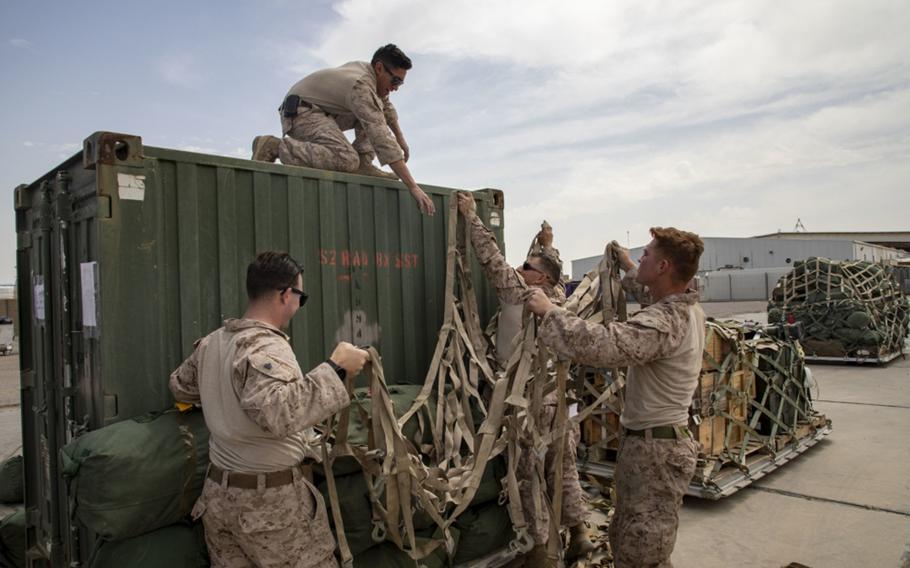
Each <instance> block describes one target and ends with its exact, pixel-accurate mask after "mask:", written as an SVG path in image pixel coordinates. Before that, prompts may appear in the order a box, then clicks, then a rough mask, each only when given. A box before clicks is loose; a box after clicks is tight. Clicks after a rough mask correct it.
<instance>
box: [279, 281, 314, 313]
mask: <svg viewBox="0 0 910 568" xmlns="http://www.w3.org/2000/svg"><path fill="white" fill-rule="evenodd" d="M284 290H290V291H291V292H293V293H294V294H297V295H298V296H300V307H301V308H302V307H303V305H304V304H305V303H306V301H307V298H309V297H310V295H309V294H307V293H306V292H304V291H303V290H298V289H297V288H294V287H293V286H288V287H287V288H285V289H284ZM284 290H282V292H284Z"/></svg>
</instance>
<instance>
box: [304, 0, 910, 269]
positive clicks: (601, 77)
mask: <svg viewBox="0 0 910 568" xmlns="http://www.w3.org/2000/svg"><path fill="white" fill-rule="evenodd" d="M336 12H337V13H338V16H339V18H340V20H339V22H338V23H337V24H336V25H333V26H331V27H329V28H327V29H326V32H325V34H324V36H322V39H321V41H320V42H319V43H318V45H316V46H313V47H310V48H308V53H309V54H311V55H315V56H317V57H318V58H319V59H321V60H322V61H323V62H325V63H328V64H338V62H341V61H347V60H349V59H352V58H361V59H362V58H364V57H366V56H367V55H368V54H369V53H372V50H373V49H375V47H376V46H378V45H381V44H383V43H386V42H388V41H390V40H391V41H394V42H395V43H397V44H398V45H399V46H401V47H402V48H403V49H404V50H405V51H406V52H407V53H409V54H410V55H411V56H412V58H413V59H415V68H414V70H413V71H412V73H411V74H410V75H409V77H408V79H409V80H408V85H406V86H405V88H404V89H402V91H401V92H399V93H397V94H396V95H395V97H396V98H395V99H394V100H395V101H396V106H398V109H399V114H400V115H401V117H402V123H403V125H404V126H405V127H406V128H408V126H409V124H412V125H413V126H412V127H411V128H413V130H414V131H413V133H411V134H409V140H410V142H411V144H410V145H411V149H412V156H413V157H414V158H413V159H412V168H413V169H414V172H415V174H416V175H417V177H418V178H420V179H426V178H427V177H430V176H432V178H433V181H434V182H437V183H440V182H442V183H444V184H445V185H454V186H463V187H484V186H494V187H499V188H501V189H504V190H505V191H506V204H507V205H506V207H507V211H506V219H507V221H506V222H507V227H508V230H507V247H508V249H509V250H510V260H513V261H516V260H518V258H515V257H514V256H513V255H514V254H518V255H520V254H522V253H523V252H524V251H525V250H526V249H527V242H528V241H529V240H530V239H531V237H532V236H533V234H534V232H535V231H536V229H537V227H538V225H539V223H540V220H541V219H542V218H546V219H548V220H549V221H551V222H552V223H553V224H554V228H555V230H556V233H557V240H558V241H559V244H560V246H561V248H562V250H563V254H564V257H565V258H566V259H569V258H573V257H580V256H588V255H591V254H595V253H597V252H599V251H600V250H601V249H602V246H603V242H605V240H609V239H612V238H619V239H621V240H625V239H623V238H622V237H624V236H625V233H626V231H628V232H629V235H630V239H631V241H632V244H633V245H634V244H641V243H642V242H645V241H646V240H647V238H648V234H647V229H648V227H650V226H652V225H677V226H683V227H686V228H691V229H693V230H696V231H699V232H701V233H703V234H706V235H718V236H746V235H748V234H755V233H762V232H769V231H772V230H775V229H777V228H778V227H784V228H787V227H790V226H792V225H793V223H795V220H796V217H798V216H799V217H802V219H803V220H804V221H805V220H806V219H815V220H816V222H814V223H813V224H814V225H815V228H817V229H819V230H822V229H839V228H842V229H844V230H846V229H847V228H848V227H852V228H854V229H876V228H881V229H889V228H890V229H895V228H901V227H904V225H905V221H904V220H902V219H901V217H900V215H899V214H898V213H896V212H895V211H899V210H903V211H906V210H908V208H910V198H908V197H905V195H908V192H907V191H906V189H905V188H904V187H903V186H904V185H905V182H904V180H906V179H907V177H906V174H907V170H908V166H905V165H904V164H907V163H908V160H907V158H908V157H910V135H908V134H907V132H910V128H908V127H910V66H908V65H907V64H906V63H905V59H906V53H907V52H910V34H907V33H906V32H905V28H906V22H907V21H908V19H910V5H908V4H906V3H895V2H889V1H887V0H880V1H870V2H863V3H861V4H860V3H855V2H851V1H849V0H836V1H833V2H832V1H827V0H806V1H803V2H796V3H775V4H773V5H769V4H765V3H756V2H750V1H746V0H736V1H729V2H702V1H696V0H689V1H680V2H672V3H666V2H657V1H656V0H646V1H641V2H597V1H590V2H584V1H579V2H571V3H563V4H561V5H560V6H559V8H558V9H555V8H554V7H553V4H552V2H547V1H545V0H525V1H517V0H516V1H504V2H488V3H476V2H469V1H468V0H452V1H449V2H446V3H443V4H439V3H434V4H432V5H427V4H425V3H422V2H418V1H417V0H388V1H386V2H383V3H381V4H380V3H375V2H371V1H369V0H345V1H343V2H340V3H339V4H337V5H336ZM389 30H394V32H395V33H394V35H393V36H390V35H389ZM365 54H366V55H365ZM409 113H413V115H414V116H416V117H417V118H415V119H414V121H413V122H410V123H409V118H408V117H409ZM859 191H862V196H861V197H860V196H859V195H858V192H859ZM855 202H865V203H867V204H873V203H874V204H879V206H878V207H871V208H870V207H859V208H858V207H856V206H855ZM888 203H890V204H891V205H888Z"/></svg>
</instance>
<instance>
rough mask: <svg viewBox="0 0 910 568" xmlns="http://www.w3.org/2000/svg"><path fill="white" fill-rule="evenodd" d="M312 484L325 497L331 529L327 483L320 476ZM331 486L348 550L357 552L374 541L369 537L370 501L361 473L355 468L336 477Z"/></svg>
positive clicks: (370, 528)
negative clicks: (320, 479)
mask: <svg viewBox="0 0 910 568" xmlns="http://www.w3.org/2000/svg"><path fill="white" fill-rule="evenodd" d="M316 487H317V488H318V489H319V492H320V493H322V497H323V499H325V505H326V510H327V511H328V515H329V522H330V524H331V525H332V532H335V519H334V516H333V515H332V512H331V500H330V499H329V488H328V484H327V482H326V481H325V480H324V479H323V480H322V481H317V483H316ZM335 488H336V489H337V490H338V501H339V508H340V509H341V520H342V521H343V522H344V534H345V536H347V539H348V547H349V548H350V549H351V554H354V555H357V554H360V553H361V552H363V551H364V550H366V549H368V548H371V547H373V546H376V544H377V543H376V542H375V541H373V536H372V533H373V505H372V503H370V493H369V490H368V489H367V482H366V480H365V479H364V477H363V474H362V473H359V472H358V473H352V474H351V475H345V476H342V477H336V478H335Z"/></svg>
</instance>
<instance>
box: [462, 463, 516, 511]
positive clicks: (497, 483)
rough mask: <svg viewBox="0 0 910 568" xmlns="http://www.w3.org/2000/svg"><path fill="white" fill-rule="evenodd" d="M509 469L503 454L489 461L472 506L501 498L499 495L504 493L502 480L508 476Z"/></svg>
mask: <svg viewBox="0 0 910 568" xmlns="http://www.w3.org/2000/svg"><path fill="white" fill-rule="evenodd" d="M507 471H508V468H507V467H506V460H505V458H504V457H503V456H501V455H500V456H496V457H495V458H493V459H492V460H490V461H489V462H487V467H486V469H484V470H483V477H482V478H481V480H480V486H479V487H478V488H477V493H475V494H474V499H472V500H471V506H472V507H476V506H477V505H483V504H484V503H489V502H490V501H494V500H497V499H499V495H500V493H502V481H501V480H502V478H503V477H505V476H506V473H507Z"/></svg>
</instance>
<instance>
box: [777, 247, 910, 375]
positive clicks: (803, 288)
mask: <svg viewBox="0 0 910 568" xmlns="http://www.w3.org/2000/svg"><path fill="white" fill-rule="evenodd" d="M908 318H910V307H908V303H907V298H906V297H905V296H904V294H903V292H901V289H900V286H899V285H898V283H897V281H896V280H895V279H894V277H893V276H892V274H891V272H890V270H889V269H888V268H886V267H885V266H883V265H881V264H875V263H871V262H865V261H861V260H857V261H843V262H840V261H832V260H827V259H824V258H814V257H813V258H809V259H807V260H806V261H805V262H797V263H796V264H794V267H793V271H792V272H790V273H789V274H786V275H784V276H783V277H782V278H781V279H780V281H779V282H778V283H777V286H775V288H774V291H773V292H772V294H771V301H770V302H769V303H768V322H769V323H780V322H786V321H790V322H791V323H792V322H793V321H796V322H800V323H801V324H802V325H803V328H804V333H805V337H804V340H803V347H804V348H805V350H806V355H807V356H810V357H811V356H815V357H849V358H857V359H883V358H887V356H888V355H891V354H894V353H900V352H901V349H902V347H903V344H904V339H905V338H906V336H907V322H908Z"/></svg>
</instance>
